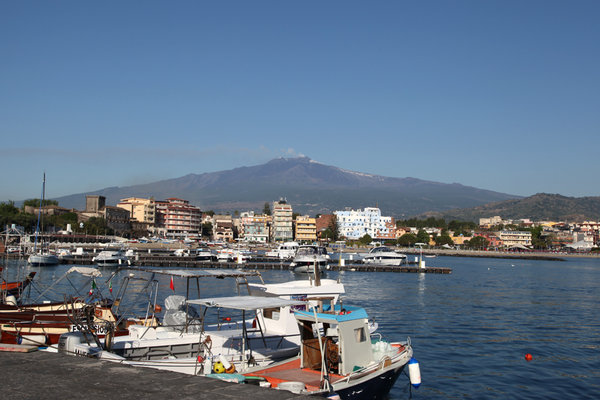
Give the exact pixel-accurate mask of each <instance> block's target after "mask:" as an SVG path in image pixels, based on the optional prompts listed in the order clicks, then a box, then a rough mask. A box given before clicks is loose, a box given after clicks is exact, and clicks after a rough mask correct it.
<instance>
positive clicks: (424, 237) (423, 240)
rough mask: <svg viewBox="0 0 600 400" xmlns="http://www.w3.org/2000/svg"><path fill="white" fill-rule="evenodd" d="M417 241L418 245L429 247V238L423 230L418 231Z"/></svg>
mask: <svg viewBox="0 0 600 400" xmlns="http://www.w3.org/2000/svg"><path fill="white" fill-rule="evenodd" d="M417 240H418V243H425V244H426V245H429V240H431V238H430V237H429V233H427V232H426V231H425V229H419V232H418V233H417Z"/></svg>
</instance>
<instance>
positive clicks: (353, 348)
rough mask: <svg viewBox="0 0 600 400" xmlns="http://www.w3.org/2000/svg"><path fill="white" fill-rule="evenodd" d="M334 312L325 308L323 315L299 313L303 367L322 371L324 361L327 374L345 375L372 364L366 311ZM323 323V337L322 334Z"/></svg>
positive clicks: (346, 310)
mask: <svg viewBox="0 0 600 400" xmlns="http://www.w3.org/2000/svg"><path fill="white" fill-rule="evenodd" d="M331 310H332V309H331V308H329V307H327V306H325V307H324V311H323V312H316V311H296V313H295V314H296V320H297V321H298V324H299V325H300V337H301V342H302V346H301V348H300V355H301V367H302V368H309V369H313V370H317V371H319V370H321V369H322V368H323V365H322V363H323V362H325V364H326V365H325V368H326V370H327V371H328V372H333V373H336V374H340V375H346V374H349V373H351V372H353V371H354V370H355V369H356V368H357V367H358V368H363V367H366V366H367V365H369V364H371V363H373V361H374V360H373V350H372V346H371V336H370V333H369V318H368V315H367V313H366V311H365V310H364V309H363V308H360V307H347V306H346V307H344V308H341V306H340V305H336V306H335V308H334V309H333V311H331ZM320 324H322V326H323V332H324V336H321V335H320V333H319V326H320ZM319 341H320V343H319ZM321 354H324V356H323V357H322V356H321Z"/></svg>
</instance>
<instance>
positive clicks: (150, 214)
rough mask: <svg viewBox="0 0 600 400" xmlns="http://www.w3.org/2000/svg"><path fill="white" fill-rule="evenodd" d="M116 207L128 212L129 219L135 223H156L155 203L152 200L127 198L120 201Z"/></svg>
mask: <svg viewBox="0 0 600 400" xmlns="http://www.w3.org/2000/svg"><path fill="white" fill-rule="evenodd" d="M117 207H119V208H122V209H124V210H127V211H129V213H130V215H131V219H133V220H136V221H137V222H143V223H146V224H149V225H154V223H155V222H156V202H155V201H154V199H152V198H150V199H144V198H140V197H128V198H126V199H121V201H120V202H119V203H117Z"/></svg>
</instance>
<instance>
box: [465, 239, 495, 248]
mask: <svg viewBox="0 0 600 400" xmlns="http://www.w3.org/2000/svg"><path fill="white" fill-rule="evenodd" d="M489 244H490V241H489V240H487V239H486V238H484V237H483V236H475V237H474V238H473V239H471V240H467V241H466V242H465V246H466V247H467V248H470V249H483V248H487V247H488V246H489Z"/></svg>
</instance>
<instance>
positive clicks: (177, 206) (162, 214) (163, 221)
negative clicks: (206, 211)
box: [156, 197, 202, 238]
mask: <svg viewBox="0 0 600 400" xmlns="http://www.w3.org/2000/svg"><path fill="white" fill-rule="evenodd" d="M201 215H202V213H201V212H200V209H199V208H198V207H195V206H192V205H190V202H189V201H187V200H183V199H178V198H175V197H172V198H169V199H166V200H164V201H157V202H156V225H157V227H158V228H164V229H166V236H168V237H173V238H185V237H186V236H188V235H190V234H196V235H197V234H199V233H200V231H201V229H202V223H201Z"/></svg>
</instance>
